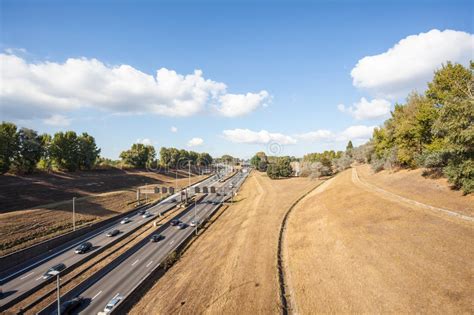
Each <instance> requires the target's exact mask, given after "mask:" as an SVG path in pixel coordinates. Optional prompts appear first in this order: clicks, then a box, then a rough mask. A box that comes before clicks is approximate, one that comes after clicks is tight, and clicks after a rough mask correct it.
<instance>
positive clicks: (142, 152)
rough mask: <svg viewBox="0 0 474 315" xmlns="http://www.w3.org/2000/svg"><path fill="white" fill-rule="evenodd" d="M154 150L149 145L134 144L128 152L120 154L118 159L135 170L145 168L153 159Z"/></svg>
mask: <svg viewBox="0 0 474 315" xmlns="http://www.w3.org/2000/svg"><path fill="white" fill-rule="evenodd" d="M155 155H156V152H155V148H154V147H153V146H151V145H145V144H142V143H134V144H133V145H132V147H131V148H130V150H126V151H123V152H122V153H120V158H121V159H122V161H124V162H125V163H127V164H129V165H131V166H132V167H135V168H145V167H146V166H147V165H149V164H150V163H152V162H153V161H154V159H155Z"/></svg>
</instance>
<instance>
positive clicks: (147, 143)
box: [136, 138, 152, 145]
mask: <svg viewBox="0 0 474 315" xmlns="http://www.w3.org/2000/svg"><path fill="white" fill-rule="evenodd" d="M136 143H141V144H145V145H152V141H151V140H150V139H148V138H144V139H137V141H136Z"/></svg>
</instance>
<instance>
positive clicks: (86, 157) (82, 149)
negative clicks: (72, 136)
mask: <svg viewBox="0 0 474 315" xmlns="http://www.w3.org/2000/svg"><path fill="white" fill-rule="evenodd" d="M77 149H78V152H77V154H78V160H79V168H80V169H86V170H90V169H92V168H93V167H94V165H95V163H96V161H97V158H98V157H99V154H100V149H99V148H97V145H96V144H95V139H94V137H92V136H91V135H89V134H87V133H85V132H84V133H83V134H82V135H80V136H79V137H78V138H77Z"/></svg>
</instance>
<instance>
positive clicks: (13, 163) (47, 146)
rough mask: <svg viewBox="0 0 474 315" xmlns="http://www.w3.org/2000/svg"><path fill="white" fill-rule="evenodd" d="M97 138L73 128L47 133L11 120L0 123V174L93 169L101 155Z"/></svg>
mask: <svg viewBox="0 0 474 315" xmlns="http://www.w3.org/2000/svg"><path fill="white" fill-rule="evenodd" d="M99 154H100V149H99V148H97V146H96V143H95V139H94V137H92V136H90V135H89V134H87V133H85V132H84V133H82V134H80V135H77V134H76V133H75V132H74V131H66V132H57V133H55V134H54V136H51V135H49V134H47V133H44V134H41V135H40V134H38V132H37V131H35V130H32V129H28V128H20V129H18V128H17V126H16V125H15V124H13V123H10V122H2V124H1V125H0V173H1V174H4V173H6V172H8V171H12V172H16V173H23V174H29V173H32V172H33V171H34V170H35V169H42V170H48V171H49V170H51V169H52V168H57V169H61V170H67V171H75V170H89V169H92V168H93V167H94V165H95V163H96V161H97V159H98V157H99Z"/></svg>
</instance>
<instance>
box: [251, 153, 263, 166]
mask: <svg viewBox="0 0 474 315" xmlns="http://www.w3.org/2000/svg"><path fill="white" fill-rule="evenodd" d="M260 161H261V160H260V158H259V157H258V155H254V156H253V157H252V158H251V159H250V165H252V166H253V167H255V168H256V169H258V166H259V164H260Z"/></svg>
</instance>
